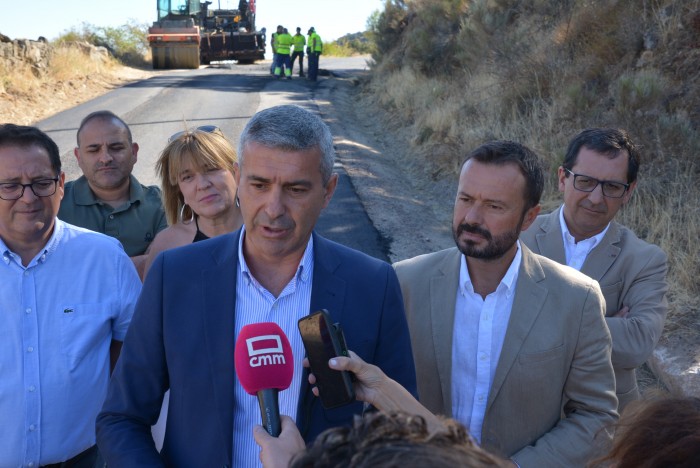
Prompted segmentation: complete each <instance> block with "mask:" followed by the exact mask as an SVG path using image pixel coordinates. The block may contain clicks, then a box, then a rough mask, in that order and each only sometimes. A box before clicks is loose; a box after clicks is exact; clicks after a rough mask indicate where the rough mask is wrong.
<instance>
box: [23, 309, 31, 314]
mask: <svg viewBox="0 0 700 468" xmlns="http://www.w3.org/2000/svg"><path fill="white" fill-rule="evenodd" d="M24 313H25V314H31V313H32V309H24Z"/></svg>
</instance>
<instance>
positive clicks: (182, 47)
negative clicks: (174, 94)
mask: <svg viewBox="0 0 700 468" xmlns="http://www.w3.org/2000/svg"><path fill="white" fill-rule="evenodd" d="M156 3H157V6H158V21H155V22H154V23H153V26H152V27H150V28H149V29H148V42H149V44H150V45H151V52H152V56H153V68H154V69H170V68H199V65H200V64H205V65H206V64H209V63H210V62H212V61H220V60H236V61H238V63H253V62H255V61H256V60H263V59H264V58H265V41H266V37H265V28H263V29H262V30H260V31H256V29H255V0H249V1H248V0H240V1H239V2H238V9H231V10H226V9H223V10H222V9H220V8H218V9H212V8H210V5H211V3H212V2H210V1H205V2H200V1H199V0H157V2H156ZM220 3H221V2H219V5H220Z"/></svg>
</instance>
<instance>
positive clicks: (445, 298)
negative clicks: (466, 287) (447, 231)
mask: <svg viewBox="0 0 700 468" xmlns="http://www.w3.org/2000/svg"><path fill="white" fill-rule="evenodd" d="M461 259H462V254H461V252H460V251H459V250H458V249H457V248H454V249H451V250H450V251H449V257H448V258H447V259H446V261H445V262H440V264H439V266H438V269H437V271H436V273H435V274H434V275H433V276H431V277H430V321H431V325H432V330H433V344H434V352H435V362H437V368H438V374H439V376H440V385H441V387H442V398H443V402H444V406H445V411H446V412H447V413H449V412H451V411H452V339H453V330H454V321H455V300H456V297H457V290H458V288H459V284H458V283H459V269H460V265H461Z"/></svg>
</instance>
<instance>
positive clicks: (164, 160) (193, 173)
mask: <svg viewBox="0 0 700 468" xmlns="http://www.w3.org/2000/svg"><path fill="white" fill-rule="evenodd" d="M237 170H238V157H237V155H236V150H235V149H234V148H233V146H232V145H231V143H229V141H228V140H227V139H226V137H224V135H223V133H222V132H221V130H219V128H217V127H215V126H213V125H207V126H202V127H197V128H195V129H191V130H187V131H184V132H179V133H176V134H175V135H173V136H172V137H170V139H169V140H168V145H167V146H166V147H165V148H164V149H163V151H162V152H161V154H160V156H159V158H158V161H157V162H156V172H157V173H158V175H159V177H160V179H161V189H162V191H163V207H164V208H165V215H166V217H167V219H168V224H169V227H168V228H166V229H164V230H163V231H161V232H159V233H158V235H157V236H156V238H155V239H154V240H153V243H152V244H151V246H150V248H149V251H148V258H147V259H146V266H145V268H144V277H145V276H146V273H147V272H148V270H149V268H150V267H151V264H152V263H153V261H154V260H155V258H156V256H157V255H158V254H159V253H160V252H162V251H163V250H167V249H172V248H174V247H180V246H182V245H186V244H190V243H192V242H197V241H200V240H204V239H208V238H210V237H215V236H218V235H221V234H226V233H229V232H233V231H235V230H236V229H238V228H240V227H241V225H242V224H243V218H242V217H241V212H240V210H239V209H238V206H237V204H236V190H237V186H236V181H235V173H236V171H237Z"/></svg>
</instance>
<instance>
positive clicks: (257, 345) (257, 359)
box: [245, 335, 286, 367]
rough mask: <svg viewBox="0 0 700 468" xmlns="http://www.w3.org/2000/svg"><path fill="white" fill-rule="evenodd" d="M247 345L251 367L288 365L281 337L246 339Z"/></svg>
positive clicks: (268, 336)
mask: <svg viewBox="0 0 700 468" xmlns="http://www.w3.org/2000/svg"><path fill="white" fill-rule="evenodd" d="M245 344H246V346H247V347H248V356H250V367H260V366H274V365H278V364H286V362H285V360H284V350H283V349H282V339H281V338H280V337H279V335H262V336H254V337H253V338H248V339H246V340H245Z"/></svg>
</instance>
